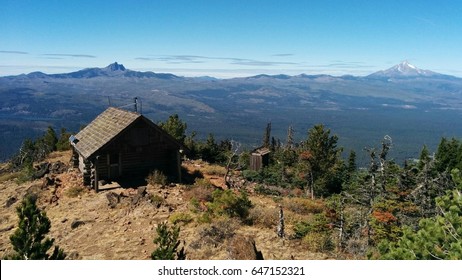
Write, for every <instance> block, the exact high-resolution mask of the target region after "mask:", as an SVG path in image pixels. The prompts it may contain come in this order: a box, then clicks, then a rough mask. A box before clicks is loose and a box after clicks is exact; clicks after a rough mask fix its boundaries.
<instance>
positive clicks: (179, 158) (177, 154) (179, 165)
mask: <svg viewBox="0 0 462 280" xmlns="http://www.w3.org/2000/svg"><path fill="white" fill-rule="evenodd" d="M176 165H177V171H178V183H180V184H181V155H180V151H176Z"/></svg>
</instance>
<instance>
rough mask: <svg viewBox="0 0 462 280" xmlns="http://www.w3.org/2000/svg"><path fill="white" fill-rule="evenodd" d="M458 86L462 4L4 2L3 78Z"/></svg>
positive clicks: (0, 23) (0, 33)
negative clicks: (119, 76) (409, 77)
mask: <svg viewBox="0 0 462 280" xmlns="http://www.w3.org/2000/svg"><path fill="white" fill-rule="evenodd" d="M403 60H409V61H410V62H411V63H412V64H414V65H416V66H417V67H419V68H422V69H429V70H433V71H436V72H441V73H444V74H450V75H455V76H459V77H462V1H445V0H439V1H425V0H420V1H404V0H401V1H393V0H387V1H383V0H382V1H373V0H368V1H353V0H351V1H329V0H324V1H321V0H319V1H308V0H306V1H295V0H292V1H283V0H281V1H273V0H266V1H252V0H246V1H225V0H215V1H212V0H210V1H205V0H203V1H201V0H195V1H192V0H190V1H187V0H181V1H174V0H165V1H158V0H152V1H136V0H133V1H128V0H126V1H120V0H110V1H105V0H98V1H97V0H92V1H86V0H84V1H82V0H80V1H71V0H68V1H63V0H59V1H58V0H57V1H50V0H43V1H38V0H37V1H23V0H0V76H5V75H13V74H20V73H29V72H32V71H43V72H45V73H62V72H71V71H75V70H79V69H82V68H86V67H104V66H106V65H108V64H110V63H112V62H114V61H117V62H119V63H123V64H124V65H125V67H127V68H129V69H133V70H140V71H154V72H170V73H174V74H177V75H184V76H202V75H209V76H214V77H237V76H248V75H255V74H260V73H266V74H279V73H283V74H289V75H297V74H300V73H307V74H331V75H343V74H353V75H367V74H370V73H372V72H375V71H377V70H382V69H386V68H389V67H391V66H393V65H395V64H398V63H399V62H401V61H403Z"/></svg>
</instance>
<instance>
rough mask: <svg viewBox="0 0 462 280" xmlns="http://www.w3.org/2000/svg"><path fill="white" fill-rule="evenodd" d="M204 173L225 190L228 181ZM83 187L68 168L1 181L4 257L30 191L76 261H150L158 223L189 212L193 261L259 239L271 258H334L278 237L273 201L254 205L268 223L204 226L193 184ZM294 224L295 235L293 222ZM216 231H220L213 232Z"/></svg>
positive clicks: (63, 157) (59, 156)
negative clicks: (112, 200)
mask: <svg viewBox="0 0 462 280" xmlns="http://www.w3.org/2000/svg"><path fill="white" fill-rule="evenodd" d="M69 159H70V154H69V153H54V154H52V155H51V157H50V158H49V159H48V161H50V162H58V161H59V162H64V163H67V162H68V161H69ZM188 164H189V166H186V167H187V168H188V169H200V170H204V167H206V166H208V165H207V164H206V163H192V162H191V163H188ZM67 167H68V166H67ZM204 175H205V176H206V177H208V178H211V179H212V181H213V180H214V182H215V184H217V185H220V178H218V177H216V176H213V175H207V174H204ZM47 178H48V179H47ZM80 182H81V175H80V174H79V172H78V171H76V170H73V169H71V168H68V169H67V171H64V172H63V173H61V174H51V175H46V177H45V178H43V179H39V180H35V181H32V182H26V183H23V184H19V185H18V184H17V183H16V182H15V181H14V180H7V181H4V182H2V183H0V203H1V205H0V217H1V218H0V219H1V228H0V257H3V256H5V255H6V254H8V253H9V252H11V250H12V248H11V245H10V242H9V236H10V235H11V234H12V233H13V232H14V230H15V229H16V227H17V221H18V218H17V215H16V210H15V208H16V207H17V206H18V205H19V203H20V201H21V199H22V197H24V195H25V194H26V193H35V194H37V195H38V196H39V200H38V201H39V207H40V208H41V209H43V210H44V211H45V212H46V214H47V216H48V217H49V219H50V220H51V225H52V227H51V231H50V233H49V236H50V237H53V238H55V244H56V245H59V246H60V247H62V248H63V249H64V251H65V252H66V253H67V254H68V258H69V259H85V260H94V259H95V260H96V259H99V260H109V259H110V260H114V259H116V260H118V259H120V260H130V259H134V260H143V259H150V255H151V253H152V251H153V250H154V249H155V244H154V243H153V239H154V237H155V236H156V227H157V225H158V224H159V223H162V222H164V221H167V220H168V219H169V218H171V216H172V215H175V214H178V213H187V215H190V216H191V217H192V219H193V220H192V221H191V222H189V223H187V224H183V225H182V227H181V232H180V239H181V240H184V241H185V246H186V253H187V257H188V259H230V258H233V257H232V255H231V253H230V252H231V251H232V248H233V247H234V246H237V245H236V241H233V240H236V239H235V238H238V237H243V238H250V239H253V240H254V241H255V244H256V248H257V250H259V251H261V252H262V254H263V256H264V258H265V259H325V258H329V257H331V258H332V256H328V255H325V254H322V253H313V252H310V250H308V248H306V246H305V245H304V244H303V243H302V242H301V241H300V240H297V239H290V238H286V239H284V240H282V239H280V238H278V237H277V235H276V227H275V222H276V220H277V217H278V211H277V209H278V207H277V206H278V203H276V202H275V201H274V200H272V199H271V198H268V197H262V196H257V195H251V196H250V199H251V201H252V203H253V205H254V207H253V209H252V210H251V215H253V216H254V217H256V216H258V217H259V219H260V220H263V219H267V221H266V223H262V222H259V223H257V222H255V223H254V225H246V224H244V223H242V222H240V221H238V220H236V219H230V218H226V217H221V218H218V219H215V220H213V221H212V222H210V223H200V222H197V219H196V218H197V217H196V216H194V215H195V214H194V213H193V212H191V211H190V209H191V206H190V203H189V199H190V194H189V195H188V189H189V187H188V186H186V185H172V186H168V187H165V186H160V185H155V186H153V185H147V186H146V192H147V193H146V194H145V195H143V196H142V197H137V193H138V192H137V190H136V189H130V188H125V189H124V188H113V189H107V190H105V191H101V192H99V193H95V192H94V191H92V190H87V189H85V188H84V187H83V186H82V185H81V183H80ZM111 192H112V193H117V194H120V195H121V196H120V203H118V204H116V205H115V206H114V208H111V207H110V206H109V204H108V199H107V195H108V193H111ZM155 197H156V198H155ZM159 197H160V198H162V199H161V200H162V201H161V203H160V204H156V203H155V201H154V200H156V201H157V200H159ZM279 203H283V204H284V203H286V204H287V203H289V202H284V201H279ZM286 217H287V220H288V222H287V223H288V224H289V223H290V221H292V220H294V219H300V218H301V217H300V216H297V215H296V214H291V213H290V211H288V212H287V214H286ZM265 224H266V226H265ZM287 227H288V228H287V232H288V235H290V234H291V228H290V225H288V226H287ZM214 231H216V232H217V233H216V234H215V233H212V234H211V233H210V232H214ZM207 233H208V234H207Z"/></svg>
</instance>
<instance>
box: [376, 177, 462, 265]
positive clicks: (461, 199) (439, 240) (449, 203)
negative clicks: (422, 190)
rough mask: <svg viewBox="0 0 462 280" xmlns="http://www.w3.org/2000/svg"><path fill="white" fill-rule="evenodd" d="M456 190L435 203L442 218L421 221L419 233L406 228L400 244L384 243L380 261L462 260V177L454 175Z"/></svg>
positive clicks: (381, 245)
mask: <svg viewBox="0 0 462 280" xmlns="http://www.w3.org/2000/svg"><path fill="white" fill-rule="evenodd" d="M452 178H453V181H454V183H455V184H456V188H455V189H453V190H451V191H448V192H447V193H446V194H445V195H443V196H441V197H438V198H437V199H436V204H437V205H438V207H439V209H440V214H439V215H437V216H436V217H432V218H425V219H422V220H420V222H419V228H418V230H416V231H414V230H413V229H411V228H409V227H406V228H405V229H404V231H403V236H402V237H401V238H400V239H399V240H398V241H397V242H388V241H384V242H382V243H380V244H379V246H378V249H379V253H380V258H381V259H452V260H460V259H462V193H461V192H462V176H461V173H460V171H459V170H458V169H454V170H453V171H452Z"/></svg>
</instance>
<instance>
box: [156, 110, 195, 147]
mask: <svg viewBox="0 0 462 280" xmlns="http://www.w3.org/2000/svg"><path fill="white" fill-rule="evenodd" d="M159 126H160V127H161V128H162V129H163V130H165V131H166V132H167V133H168V134H170V135H171V136H173V138H175V139H176V140H178V141H179V142H181V143H184V140H185V138H186V134H185V132H186V129H187V128H188V125H187V124H186V123H185V122H183V121H182V120H181V119H180V117H179V116H178V114H174V115H171V116H170V117H169V118H168V120H167V121H166V122H165V123H162V122H161V123H159Z"/></svg>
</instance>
